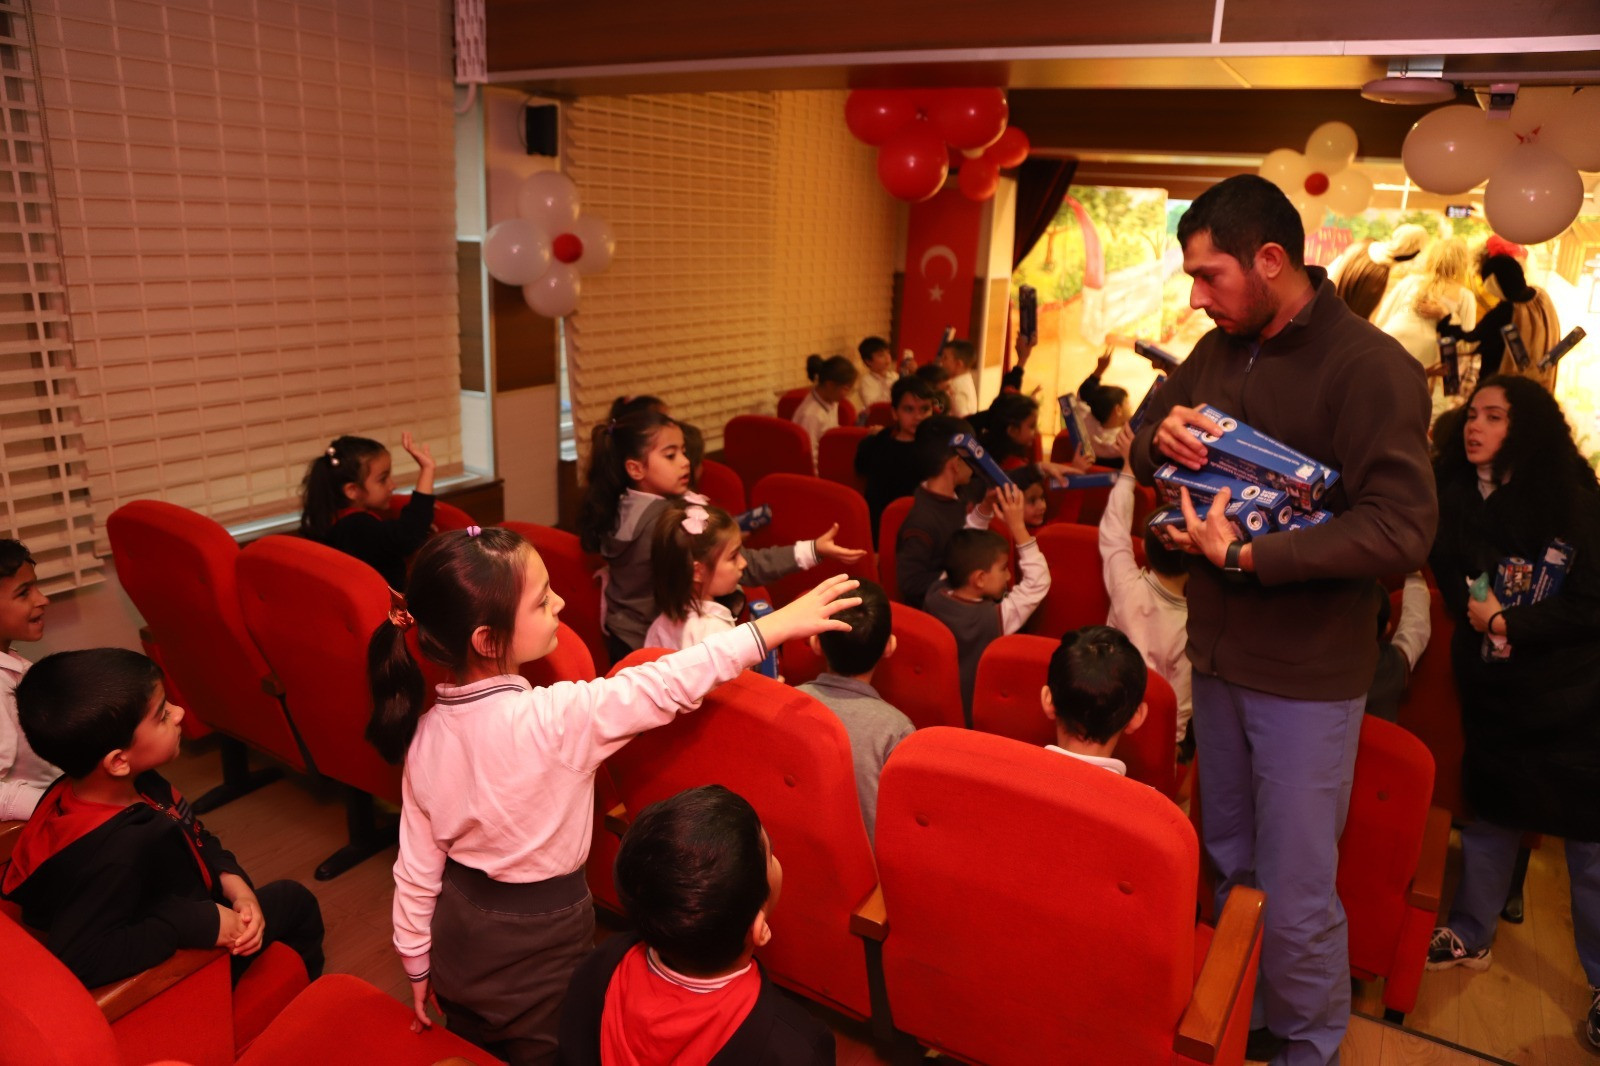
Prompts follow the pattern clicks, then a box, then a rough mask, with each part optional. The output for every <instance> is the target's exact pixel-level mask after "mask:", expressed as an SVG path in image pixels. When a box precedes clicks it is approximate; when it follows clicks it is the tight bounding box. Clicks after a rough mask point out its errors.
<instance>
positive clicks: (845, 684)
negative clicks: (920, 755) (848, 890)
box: [798, 673, 917, 841]
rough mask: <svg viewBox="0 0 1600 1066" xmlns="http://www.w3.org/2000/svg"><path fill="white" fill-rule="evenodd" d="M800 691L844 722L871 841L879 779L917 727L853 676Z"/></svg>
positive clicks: (829, 678)
mask: <svg viewBox="0 0 1600 1066" xmlns="http://www.w3.org/2000/svg"><path fill="white" fill-rule="evenodd" d="M798 691H800V692H804V693H805V694H806V695H808V696H812V697H814V698H815V699H816V700H817V702H818V703H821V704H822V705H823V706H825V707H827V708H828V710H830V711H832V712H833V713H834V714H835V715H836V716H837V717H838V719H839V721H841V722H843V723H844V731H845V733H846V734H848V735H849V737H850V763H851V766H852V768H853V769H854V770H855V775H856V799H857V801H858V802H859V803H860V804H861V820H862V822H863V823H865V825H866V827H867V839H868V840H869V841H870V840H871V839H872V838H873V829H874V828H875V827H876V826H877V822H878V778H879V777H880V776H882V774H883V764H884V763H886V762H888V761H889V754H890V753H891V752H893V751H894V749H895V748H896V747H897V746H898V745H899V743H900V742H901V741H902V740H904V739H905V738H906V737H909V736H910V735H911V734H912V733H914V732H916V730H917V727H916V726H914V725H912V724H911V719H909V718H907V717H906V716H905V715H904V714H901V713H900V711H899V710H898V709H896V708H895V706H894V705H893V704H891V703H889V702H888V701H886V700H885V699H884V698H883V697H882V696H880V695H878V690H877V689H875V688H873V687H872V686H871V685H869V684H867V683H866V682H865V681H857V680H856V679H855V678H853V677H844V676H841V675H839V674H835V673H824V674H822V675H821V676H820V677H818V678H817V679H816V680H815V681H810V682H807V683H806V684H804V685H800V686H798Z"/></svg>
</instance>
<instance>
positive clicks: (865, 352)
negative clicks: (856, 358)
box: [856, 337, 889, 363]
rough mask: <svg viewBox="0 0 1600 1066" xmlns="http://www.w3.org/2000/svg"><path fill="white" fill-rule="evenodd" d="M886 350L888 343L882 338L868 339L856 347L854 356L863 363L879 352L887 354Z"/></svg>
mask: <svg viewBox="0 0 1600 1066" xmlns="http://www.w3.org/2000/svg"><path fill="white" fill-rule="evenodd" d="M888 350H889V342H888V341H886V340H884V339H883V338H882V337H868V338H867V339H866V340H864V341H862V342H861V343H860V344H858V345H856V354H858V355H860V356H861V361H862V362H863V363H865V362H866V361H867V360H868V359H871V358H872V357H873V356H875V355H877V354H878V353H879V352H887V351H888Z"/></svg>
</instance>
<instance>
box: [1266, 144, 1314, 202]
mask: <svg viewBox="0 0 1600 1066" xmlns="http://www.w3.org/2000/svg"><path fill="white" fill-rule="evenodd" d="M1256 173H1257V174H1260V175H1261V176H1262V177H1263V178H1266V179H1267V180H1268V181H1270V182H1272V184H1274V185H1276V186H1277V187H1278V188H1280V189H1282V190H1283V194H1284V195H1285V196H1287V197H1289V198H1290V199H1293V198H1294V197H1296V196H1300V195H1304V194H1305V183H1306V175H1307V174H1309V173H1311V165H1310V164H1309V163H1308V162H1306V157H1305V156H1303V155H1301V154H1300V153H1299V152H1297V151H1295V150H1294V149H1293V148H1276V149H1273V150H1272V151H1271V152H1268V153H1267V157H1266V158H1265V159H1263V160H1262V161H1261V169H1260V170H1258V171H1256Z"/></svg>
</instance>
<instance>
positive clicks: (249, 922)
mask: <svg viewBox="0 0 1600 1066" xmlns="http://www.w3.org/2000/svg"><path fill="white" fill-rule="evenodd" d="M233 912H234V913H235V914H237V915H238V916H239V925H240V930H239V937H238V939H237V940H235V941H234V942H233V953H234V954H235V955H254V954H255V953H256V952H258V951H260V950H261V940H262V937H263V936H265V935H266V932H267V919H266V916H265V915H263V914H262V913H261V904H260V902H259V901H258V900H257V899H256V897H255V896H254V895H247V896H240V897H239V898H238V899H235V900H234V901H233Z"/></svg>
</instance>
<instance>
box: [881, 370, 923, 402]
mask: <svg viewBox="0 0 1600 1066" xmlns="http://www.w3.org/2000/svg"><path fill="white" fill-rule="evenodd" d="M907 393H910V394H911V395H912V396H915V397H916V398H917V399H919V400H928V401H930V402H931V401H932V400H933V386H932V385H929V384H928V383H927V382H926V381H924V380H923V379H922V377H921V376H920V375H917V374H907V375H906V376H905V377H903V378H898V379H896V381H895V383H894V384H893V385H890V386H889V406H890V407H899V406H900V401H901V400H903V399H905V398H906V394H907Z"/></svg>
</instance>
